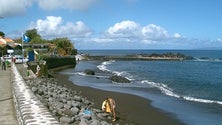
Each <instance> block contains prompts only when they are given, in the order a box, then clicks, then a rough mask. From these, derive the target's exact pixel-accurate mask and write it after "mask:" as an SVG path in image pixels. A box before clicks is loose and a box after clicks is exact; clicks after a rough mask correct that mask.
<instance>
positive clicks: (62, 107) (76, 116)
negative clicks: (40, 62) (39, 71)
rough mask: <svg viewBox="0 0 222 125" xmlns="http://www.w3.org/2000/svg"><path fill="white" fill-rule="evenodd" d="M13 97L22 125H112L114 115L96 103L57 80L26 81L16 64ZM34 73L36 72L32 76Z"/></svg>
mask: <svg viewBox="0 0 222 125" xmlns="http://www.w3.org/2000/svg"><path fill="white" fill-rule="evenodd" d="M11 70H12V76H13V77H12V84H13V98H14V102H15V108H16V111H17V117H18V121H19V124H20V125H29V124H50V125H51V124H53V125H56V124H58V125H59V124H61V125H63V124H64V125H71V124H84V125H87V124H91V125H111V124H112V123H109V122H107V121H108V120H111V118H112V117H111V115H110V114H108V113H105V112H102V110H101V109H95V108H91V106H92V105H93V102H91V101H89V100H87V99H86V98H85V97H82V96H81V95H80V94H79V93H78V92H76V91H73V90H71V89H69V88H66V87H64V86H59V85H57V80H56V79H54V78H50V79H49V78H38V77H29V78H28V79H27V80H24V79H23V77H22V75H20V72H19V71H18V69H17V67H16V66H15V65H14V64H12V68H11ZM32 74H33V73H32ZM33 75H34V74H33Z"/></svg>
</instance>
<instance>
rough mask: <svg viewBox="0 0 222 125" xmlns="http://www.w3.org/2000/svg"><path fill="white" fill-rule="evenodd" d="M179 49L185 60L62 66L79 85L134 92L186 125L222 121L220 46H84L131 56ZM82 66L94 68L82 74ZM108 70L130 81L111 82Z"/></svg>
mask: <svg viewBox="0 0 222 125" xmlns="http://www.w3.org/2000/svg"><path fill="white" fill-rule="evenodd" d="M167 52H176V53H177V52H179V53H182V54H185V55H187V56H192V57H194V59H193V60H185V61H147V60H124V61H122V60H107V61H101V60H93V61H80V62H79V63H78V64H77V66H76V67H75V68H74V69H67V70H64V71H63V72H62V73H63V74H67V75H69V79H70V80H71V81H73V82H75V84H77V85H80V86H89V87H92V88H97V89H102V90H107V91H117V92H122V93H128V94H133V95H138V96H141V97H144V98H146V99H149V100H152V106H154V107H156V108H158V109H160V110H162V111H165V112H168V113H171V114H172V116H174V117H176V118H177V119H179V120H181V121H182V122H184V123H185V124H187V125H221V124H222V118H221V117H222V96H221V95H222V50H82V51H79V53H84V54H90V55H130V54H151V53H159V54H163V53H167ZM85 69H91V70H94V71H95V72H96V75H95V76H87V75H85V74H84V70H85ZM112 74H117V75H120V76H123V77H125V78H127V79H129V80H130V81H131V83H113V82H111V81H110V80H109V79H108V78H109V77H110V76H111V75H112Z"/></svg>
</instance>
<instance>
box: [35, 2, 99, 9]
mask: <svg viewBox="0 0 222 125" xmlns="http://www.w3.org/2000/svg"><path fill="white" fill-rule="evenodd" d="M97 1H98V0H38V3H39V6H40V7H41V8H43V9H44V10H55V9H69V10H85V9H88V8H89V7H91V6H92V5H94V4H95V3H96V2H97Z"/></svg>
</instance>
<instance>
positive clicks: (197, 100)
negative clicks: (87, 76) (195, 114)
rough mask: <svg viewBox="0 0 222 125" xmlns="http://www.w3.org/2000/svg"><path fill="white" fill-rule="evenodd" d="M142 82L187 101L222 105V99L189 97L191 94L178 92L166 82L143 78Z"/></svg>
mask: <svg viewBox="0 0 222 125" xmlns="http://www.w3.org/2000/svg"><path fill="white" fill-rule="evenodd" d="M141 83H143V84H149V85H150V86H151V87H155V88H157V89H159V90H160V91H161V92H162V93H164V94H166V95H168V96H172V97H176V98H182V99H184V100H187V101H193V102H200V103H207V104H219V105H222V101H215V100H208V99H201V98H195V97H189V96H183V95H179V94H176V93H174V92H173V89H171V88H169V87H168V86H167V85H166V84H163V83H155V82H150V81H148V80H143V81H141Z"/></svg>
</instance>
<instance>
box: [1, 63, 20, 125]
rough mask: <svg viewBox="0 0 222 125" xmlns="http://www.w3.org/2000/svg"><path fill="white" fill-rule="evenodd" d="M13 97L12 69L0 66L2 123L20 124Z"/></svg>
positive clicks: (8, 124) (6, 124) (4, 124)
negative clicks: (4, 68) (3, 68)
mask: <svg viewBox="0 0 222 125" xmlns="http://www.w3.org/2000/svg"><path fill="white" fill-rule="evenodd" d="M15 111H16V110H15V108H14V102H13V97H12V83H11V69H10V68H8V69H6V70H1V67H0V124H1V125H18V122H17V118H16V112H15Z"/></svg>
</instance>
